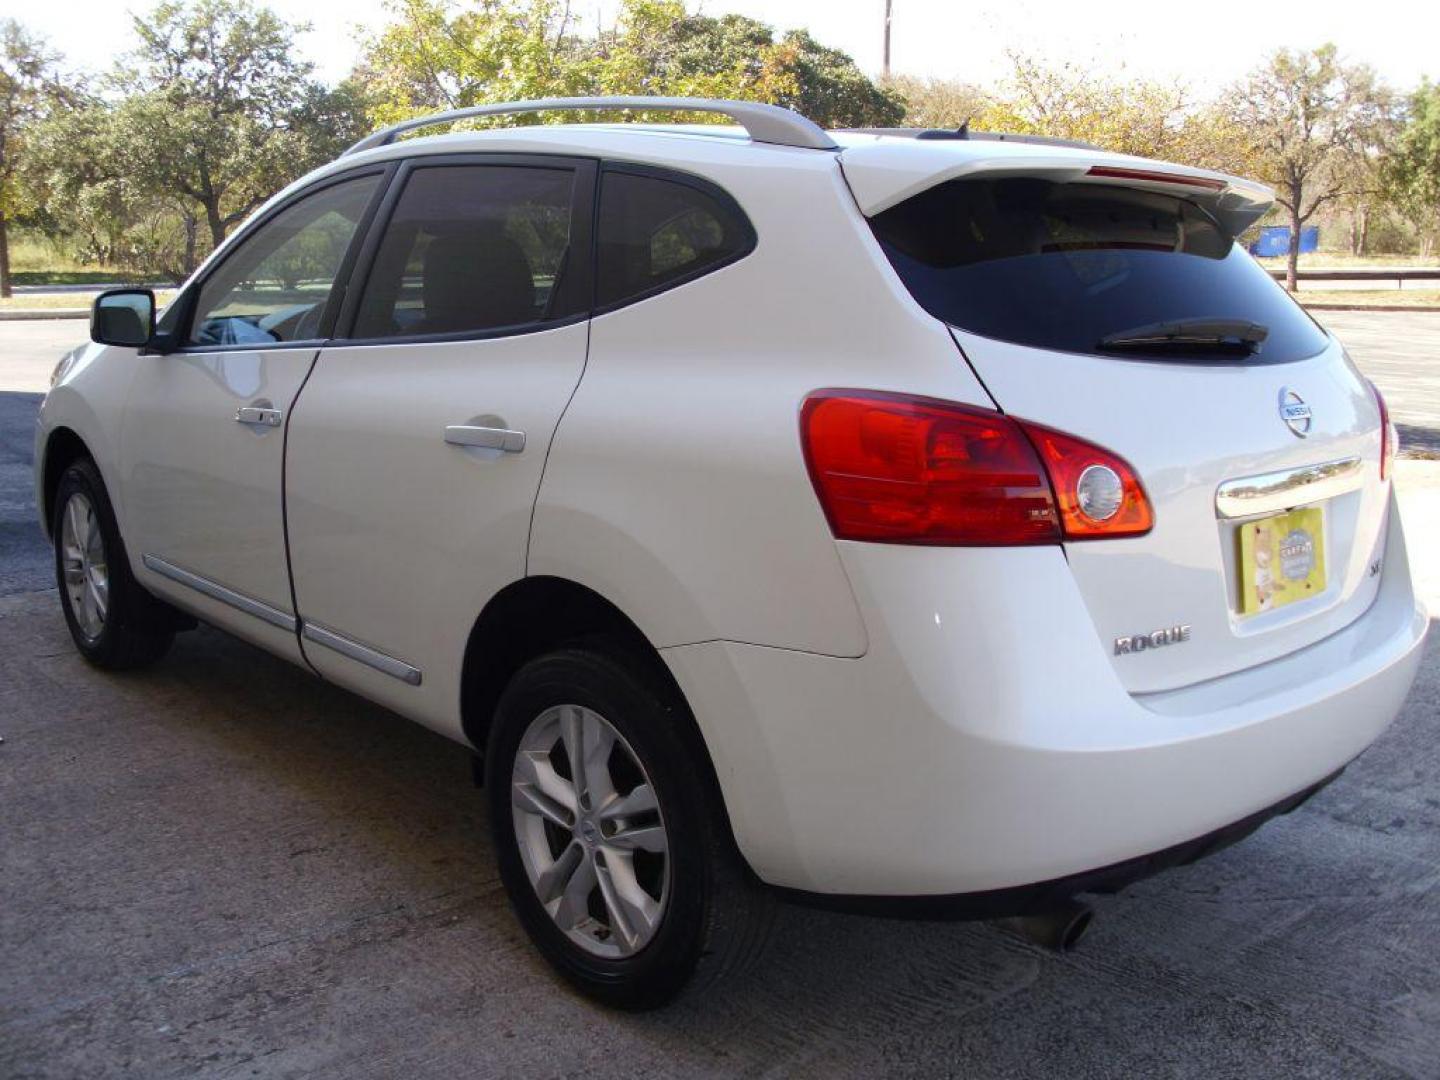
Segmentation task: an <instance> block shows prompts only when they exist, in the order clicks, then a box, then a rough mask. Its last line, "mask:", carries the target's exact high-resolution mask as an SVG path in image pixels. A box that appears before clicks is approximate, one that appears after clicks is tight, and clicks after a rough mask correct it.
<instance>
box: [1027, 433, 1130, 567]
mask: <svg viewBox="0 0 1440 1080" xmlns="http://www.w3.org/2000/svg"><path fill="white" fill-rule="evenodd" d="M1019 424H1020V426H1021V427H1022V428H1023V429H1024V431H1025V434H1026V435H1028V436H1029V437H1030V441H1031V442H1032V443H1034V444H1035V449H1037V450H1038V451H1040V459H1041V461H1043V462H1044V463H1045V468H1046V470H1047V471H1048V472H1049V474H1050V483H1051V484H1053V485H1054V488H1055V495H1056V498H1057V499H1058V501H1059V503H1060V521H1061V524H1062V525H1063V526H1064V529H1065V537H1066V539H1069V540H1085V539H1100V538H1103V537H1111V536H1139V535H1140V534H1142V533H1147V532H1149V531H1150V527H1151V526H1152V525H1154V524H1155V519H1154V515H1153V514H1152V513H1151V511H1150V500H1149V499H1148V498H1146V496H1145V489H1144V488H1143V487H1142V486H1141V484H1140V478H1139V477H1138V476H1137V475H1136V474H1135V470H1134V469H1132V468H1131V467H1130V464H1129V462H1127V461H1125V460H1124V459H1123V458H1121V457H1118V456H1116V455H1115V454H1112V453H1111V452H1110V451H1108V450H1105V449H1103V448H1102V447H1099V446H1096V445H1095V444H1094V443H1090V442H1086V441H1085V440H1084V439H1077V438H1076V437H1075V436H1074V435H1066V434H1065V433H1064V432H1063V431H1055V430H1054V429H1053V428H1047V427H1044V426H1042V425H1040V424H1032V423H1029V422H1027V421H1024V420H1021V421H1019ZM1092 470H1093V471H1092ZM1087 474H1089V475H1088V476H1087ZM1101 478H1103V483H1099V484H1097V483H1096V481H1097V479H1101ZM1091 491H1098V492H1100V493H1101V494H1102V495H1103V496H1105V497H1103V498H1101V499H1098V500H1096V499H1093V498H1092V499H1086V498H1085V497H1084V496H1085V495H1088V494H1090V492H1091Z"/></svg>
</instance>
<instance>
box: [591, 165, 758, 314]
mask: <svg viewBox="0 0 1440 1080" xmlns="http://www.w3.org/2000/svg"><path fill="white" fill-rule="evenodd" d="M598 232H599V254H598V265H597V274H598V281H597V295H596V302H597V304H598V306H599V307H601V308H612V307H616V306H618V305H620V304H623V303H627V302H629V301H631V300H638V299H640V298H642V297H645V296H649V295H651V294H653V293H656V292H659V291H661V290H662V289H667V288H670V287H672V286H674V285H679V284H681V283H683V282H686V281H691V280H693V279H694V278H697V277H699V276H701V275H702V274H707V273H709V272H710V271H712V270H716V269H719V268H720V267H722V266H724V265H726V264H727V263H730V262H734V261H735V260H736V259H738V258H741V257H742V256H744V255H747V254H749V252H750V250H751V249H752V248H754V246H755V232H754V230H753V229H752V228H751V226H750V222H749V220H748V219H747V218H746V217H745V215H744V213H743V212H742V211H741V210H740V207H739V206H738V205H736V203H735V201H734V200H733V199H731V198H730V197H729V196H728V195H726V194H725V193H724V192H723V191H721V190H720V189H719V188H715V187H713V186H712V185H710V184H707V183H705V182H703V181H699V180H690V179H688V178H685V179H681V178H678V177H677V178H665V177H663V176H660V175H656V174H651V173H649V172H646V173H641V172H630V171H622V170H618V169H607V170H606V171H605V172H604V174H603V175H602V178H601V181H600V221H599V229H598Z"/></svg>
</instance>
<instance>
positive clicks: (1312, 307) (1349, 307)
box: [1299, 300, 1440, 311]
mask: <svg viewBox="0 0 1440 1080" xmlns="http://www.w3.org/2000/svg"><path fill="white" fill-rule="evenodd" d="M1299 303H1300V306H1301V307H1303V308H1304V309H1305V310H1306V311H1440V307H1436V306H1434V305H1428V306H1421V305H1418V304H1307V303H1305V301H1304V300H1301V301H1299Z"/></svg>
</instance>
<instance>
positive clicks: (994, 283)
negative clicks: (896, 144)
mask: <svg viewBox="0 0 1440 1080" xmlns="http://www.w3.org/2000/svg"><path fill="white" fill-rule="evenodd" d="M871 225H872V227H873V228H874V230H875V235H876V236H877V237H878V238H879V240H880V243H881V246H882V247H883V248H884V250H885V254H886V255H887V256H888V257H889V259H890V262H891V264H892V265H893V266H894V267H895V269H896V271H897V272H898V273H899V275H900V277H901V278H902V279H903V280H904V281H905V284H906V286H907V287H908V288H909V289H910V292H911V293H912V294H913V295H914V297H915V299H916V300H917V301H919V303H920V304H921V306H923V307H924V308H925V309H926V310H927V311H929V312H930V313H931V314H932V315H935V316H936V317H937V318H940V319H943V320H944V321H945V322H947V323H949V324H950V325H952V326H957V327H960V328H961V329H963V330H969V331H973V332H974V333H977V334H982V335H984V336H986V337H992V338H999V339H1000V340H1003V341H1011V342H1017V343H1019V344H1022V345H1034V346H1038V347H1040V348H1046V349H1058V350H1062V351H1065V352H1079V353H1103V352H1105V350H1104V349H1102V348H1101V346H1100V343H1101V341H1102V340H1103V339H1105V338H1107V337H1112V336H1113V335H1122V334H1124V333H1126V332H1127V331H1132V330H1135V329H1138V328H1141V327H1146V326H1152V325H1154V324H1157V323H1167V322H1174V321H1178V320H1194V319H1223V320H1244V321H1248V322H1251V323H1258V324H1260V325H1261V326H1264V327H1266V328H1267V330H1268V335H1267V337H1266V338H1265V341H1264V343H1263V344H1262V345H1261V346H1260V349H1259V350H1258V351H1257V352H1256V353H1255V354H1253V355H1251V356H1246V357H1243V359H1244V360H1245V361H1246V362H1249V363H1254V362H1262V363H1263V362H1272V363H1273V362H1283V361H1286V360H1298V359H1301V358H1304V357H1307V356H1313V355H1315V354H1316V353H1318V352H1319V351H1320V350H1322V349H1323V348H1324V347H1325V344H1326V338H1325V335H1324V333H1323V332H1322V331H1321V330H1320V329H1319V327H1317V326H1316V325H1315V323H1314V321H1313V320H1311V318H1310V317H1309V316H1308V315H1306V314H1305V312H1304V311H1303V310H1302V309H1301V308H1300V306H1299V305H1298V304H1296V303H1295V302H1294V301H1293V300H1292V299H1291V298H1290V296H1289V295H1288V294H1287V293H1286V292H1285V291H1284V290H1283V289H1282V288H1280V286H1279V285H1278V284H1276V282H1274V281H1273V280H1272V279H1271V278H1270V275H1269V274H1268V273H1266V271H1265V270H1263V269H1261V267H1260V266H1259V265H1258V264H1256V262H1255V260H1254V259H1252V258H1251V257H1250V256H1249V255H1248V254H1247V253H1246V252H1245V251H1244V250H1243V249H1242V248H1240V247H1239V246H1238V245H1236V244H1235V243H1234V240H1233V239H1232V238H1231V237H1230V236H1229V235H1228V234H1227V233H1226V232H1225V231H1224V229H1222V228H1221V226H1220V225H1219V224H1218V223H1217V222H1216V221H1215V219H1214V218H1212V217H1210V216H1209V215H1208V214H1206V213H1205V212H1204V211H1203V210H1202V209H1200V208H1199V207H1198V206H1196V205H1195V204H1194V203H1192V202H1189V201H1187V200H1185V199H1180V198H1176V197H1173V196H1169V195H1161V194H1155V193H1152V192H1145V191H1138V190H1133V189H1129V188H1120V187H1112V186H1107V185H1099V184H1060V183H1054V182H1052V181H1049V180H1042V179H1038V178H1031V177H1007V178H1001V179H989V180H978V179H977V180H952V181H949V182H947V183H944V184H939V185H937V186H936V187H934V188H931V189H929V190H928V191H925V192H922V193H921V194H919V195H916V196H915V197H914V198H911V199H909V200H907V201H905V202H903V203H901V204H900V205H898V206H896V207H893V208H891V209H889V210H886V211H884V212H883V213H880V214H877V215H876V216H875V217H874V218H872V219H871ZM1200 352H1201V354H1202V355H1201V356H1199V357H1198V358H1201V359H1204V358H1205V357H1204V356H1203V350H1200ZM1106 355H1112V354H1110V353H1106ZM1126 355H1129V356H1135V355H1137V353H1136V352H1135V351H1128V352H1127V353H1126ZM1186 355H1187V354H1180V353H1176V352H1174V351H1170V352H1166V353H1162V352H1156V353H1154V354H1153V356H1154V358H1156V359H1169V360H1174V359H1177V358H1184V357H1186ZM1188 358H1190V359H1196V358H1197V356H1196V352H1195V351H1191V352H1190V353H1189V354H1188ZM1215 358H1216V359H1221V358H1226V359H1232V360H1233V359H1235V358H1236V357H1235V354H1234V352H1233V351H1231V352H1229V353H1224V352H1220V351H1218V350H1217V353H1216V356H1215Z"/></svg>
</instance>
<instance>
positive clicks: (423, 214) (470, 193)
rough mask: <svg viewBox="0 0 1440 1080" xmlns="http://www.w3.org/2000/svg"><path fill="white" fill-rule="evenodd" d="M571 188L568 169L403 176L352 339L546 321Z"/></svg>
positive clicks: (463, 168)
mask: <svg viewBox="0 0 1440 1080" xmlns="http://www.w3.org/2000/svg"><path fill="white" fill-rule="evenodd" d="M574 187H575V173H574V171H573V170H570V169H555V168H541V167H530V166H518V165H516V166H511V165H431V166H425V167H423V168H417V169H415V170H414V171H412V172H411V173H410V175H409V178H408V179H407V180H406V182H405V188H404V191H403V192H402V193H401V195H400V199H399V201H398V202H397V203H396V205H395V212H394V213H393V214H392V215H391V217H390V221H389V224H388V225H387V226H386V228H385V235H384V238H383V239H382V240H381V242H380V247H379V250H378V251H377V253H376V256H375V264H374V267H373V269H372V270H371V272H370V276H369V280H368V281H367V282H366V285H365V292H364V294H363V296H362V298H361V301H360V306H359V309H358V311H357V314H356V318H355V328H354V330H353V332H352V335H351V336H352V337H355V338H386V337H399V336H405V337H412V336H423V335H428V334H462V333H480V332H485V331H501V330H509V329H516V330H519V329H524V328H525V327H527V326H532V325H534V324H537V323H540V322H543V321H545V320H546V319H548V318H550V317H551V315H552V314H553V312H552V310H551V309H552V306H553V300H554V298H555V296H556V289H557V283H558V282H559V280H560V278H561V276H562V275H563V273H564V271H565V264H566V261H567V257H568V254H569V247H570V221H571V204H572V200H573V192H574Z"/></svg>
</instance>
